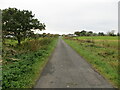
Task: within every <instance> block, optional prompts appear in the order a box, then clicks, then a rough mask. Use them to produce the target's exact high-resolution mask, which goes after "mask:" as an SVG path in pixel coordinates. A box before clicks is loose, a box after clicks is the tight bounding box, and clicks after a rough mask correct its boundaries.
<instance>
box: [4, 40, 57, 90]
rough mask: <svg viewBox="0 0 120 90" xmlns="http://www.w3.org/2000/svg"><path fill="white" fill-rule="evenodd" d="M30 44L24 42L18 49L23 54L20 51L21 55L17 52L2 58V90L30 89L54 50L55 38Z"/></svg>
mask: <svg viewBox="0 0 120 90" xmlns="http://www.w3.org/2000/svg"><path fill="white" fill-rule="evenodd" d="M31 42H32V43H31ZM31 42H25V43H24V45H23V46H22V45H21V47H18V50H19V49H21V48H23V47H24V48H23V50H25V51H24V53H23V50H22V53H20V52H19V53H18V54H15V55H11V56H10V55H9V54H8V55H9V58H4V61H3V62H5V64H4V65H3V74H2V75H3V82H2V88H3V89H7V88H32V87H33V86H34V84H35V82H36V80H37V79H38V77H39V75H40V72H41V71H42V69H43V68H44V66H45V64H46V63H47V61H48V57H49V56H50V55H51V53H52V51H53V49H54V48H55V46H56V43H57V38H52V39H50V38H46V39H42V40H40V41H38V40H35V41H31ZM33 46H34V47H35V48H34V47H33ZM28 47H29V48H28ZM36 47H39V48H36ZM25 48H27V49H25ZM28 49H29V50H28ZM30 50H31V51H30ZM26 51H27V52H26ZM17 52H18V51H17ZM6 62H7V64H6Z"/></svg>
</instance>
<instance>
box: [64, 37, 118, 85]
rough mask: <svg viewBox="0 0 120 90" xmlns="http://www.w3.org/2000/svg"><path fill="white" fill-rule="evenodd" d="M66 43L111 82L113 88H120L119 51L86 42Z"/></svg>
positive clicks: (67, 41)
mask: <svg viewBox="0 0 120 90" xmlns="http://www.w3.org/2000/svg"><path fill="white" fill-rule="evenodd" d="M64 41H65V42H66V43H67V44H68V45H70V46H71V47H72V48H73V49H74V50H75V51H77V52H78V53H79V54H80V55H81V56H82V57H83V58H84V59H85V60H87V61H88V62H89V63H90V64H92V66H93V68H95V69H96V71H98V72H99V73H100V74H101V75H103V76H104V77H105V78H106V79H107V80H108V81H110V82H111V84H112V85H113V86H115V87H119V83H120V79H119V78H118V59H117V58H118V52H117V51H114V50H113V51H112V50H110V49H108V48H104V47H100V46H96V45H94V44H90V43H86V42H84V43H83V42H78V41H75V40H70V39H64Z"/></svg>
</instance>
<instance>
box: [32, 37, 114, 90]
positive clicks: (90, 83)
mask: <svg viewBox="0 0 120 90" xmlns="http://www.w3.org/2000/svg"><path fill="white" fill-rule="evenodd" d="M34 88H112V85H110V84H109V83H108V82H107V80H105V79H104V78H103V77H102V76H101V75H99V74H98V73H97V72H96V71H94V70H93V69H92V68H91V65H90V64H88V63H87V62H86V61H85V60H84V59H83V58H82V57H81V56H80V55H78V54H77V53H76V52H75V51H74V50H73V49H72V48H71V47H70V46H68V45H67V44H66V43H65V42H64V41H63V40H62V39H61V38H60V39H59V40H58V44H57V47H56V49H55V51H54V52H53V54H52V56H51V58H50V60H49V62H48V64H47V65H46V67H45V68H44V70H43V72H42V74H41V77H40V78H39V80H38V81H37V83H36V85H35V87H34Z"/></svg>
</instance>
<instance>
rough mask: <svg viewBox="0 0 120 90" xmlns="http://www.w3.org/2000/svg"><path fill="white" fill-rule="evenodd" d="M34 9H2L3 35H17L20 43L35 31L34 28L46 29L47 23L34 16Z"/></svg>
mask: <svg viewBox="0 0 120 90" xmlns="http://www.w3.org/2000/svg"><path fill="white" fill-rule="evenodd" d="M34 17H35V15H33V14H32V11H28V10H18V9H17V8H8V9H4V10H2V26H3V37H5V36H7V35H11V36H14V37H16V39H17V40H18V44H20V43H21V40H22V39H23V38H26V37H28V36H29V35H31V33H33V31H31V30H32V29H34V30H36V29H39V30H45V27H46V26H45V24H44V23H40V21H38V19H35V18H34Z"/></svg>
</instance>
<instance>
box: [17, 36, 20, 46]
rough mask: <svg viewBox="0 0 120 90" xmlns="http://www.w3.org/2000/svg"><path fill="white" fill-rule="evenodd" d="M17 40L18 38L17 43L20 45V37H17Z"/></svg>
mask: <svg viewBox="0 0 120 90" xmlns="http://www.w3.org/2000/svg"><path fill="white" fill-rule="evenodd" d="M17 40H18V45H20V44H21V40H20V37H17Z"/></svg>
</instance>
